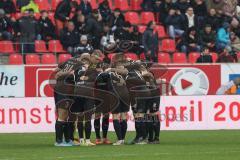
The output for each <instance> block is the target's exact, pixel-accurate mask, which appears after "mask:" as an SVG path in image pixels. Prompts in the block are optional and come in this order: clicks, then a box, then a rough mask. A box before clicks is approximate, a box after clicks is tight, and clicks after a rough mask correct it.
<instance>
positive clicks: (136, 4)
mask: <svg viewBox="0 0 240 160" xmlns="http://www.w3.org/2000/svg"><path fill="white" fill-rule="evenodd" d="M142 2H143V0H131V1H130V7H131V9H132V10H134V11H140V10H141V4H142Z"/></svg>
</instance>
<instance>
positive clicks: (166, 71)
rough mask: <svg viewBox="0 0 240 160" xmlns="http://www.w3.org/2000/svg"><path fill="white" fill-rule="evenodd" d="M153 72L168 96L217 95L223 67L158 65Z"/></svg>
mask: <svg viewBox="0 0 240 160" xmlns="http://www.w3.org/2000/svg"><path fill="white" fill-rule="evenodd" d="M152 72H153V73H154V75H155V77H157V79H158V82H159V84H160V88H161V89H162V92H163V93H167V94H166V95H215V94H216V91H217V89H218V88H219V87H220V85H221V65H218V64H217V65H214V64H213V65H166V66H159V65H158V66H154V67H153V68H152ZM163 95H164V94H163Z"/></svg>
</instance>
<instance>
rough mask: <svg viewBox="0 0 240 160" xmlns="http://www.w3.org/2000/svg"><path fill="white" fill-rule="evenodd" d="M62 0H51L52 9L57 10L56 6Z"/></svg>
mask: <svg viewBox="0 0 240 160" xmlns="http://www.w3.org/2000/svg"><path fill="white" fill-rule="evenodd" d="M61 1H62V0H52V1H51V7H52V8H51V10H54V11H55V10H56V8H57V6H58V4H59V3H60V2H61Z"/></svg>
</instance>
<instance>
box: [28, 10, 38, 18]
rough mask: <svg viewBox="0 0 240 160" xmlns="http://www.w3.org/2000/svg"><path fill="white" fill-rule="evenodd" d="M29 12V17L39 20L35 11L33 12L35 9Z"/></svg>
mask: <svg viewBox="0 0 240 160" xmlns="http://www.w3.org/2000/svg"><path fill="white" fill-rule="evenodd" d="M28 11H29V17H31V18H33V19H35V20H37V19H36V17H35V15H34V10H33V9H28Z"/></svg>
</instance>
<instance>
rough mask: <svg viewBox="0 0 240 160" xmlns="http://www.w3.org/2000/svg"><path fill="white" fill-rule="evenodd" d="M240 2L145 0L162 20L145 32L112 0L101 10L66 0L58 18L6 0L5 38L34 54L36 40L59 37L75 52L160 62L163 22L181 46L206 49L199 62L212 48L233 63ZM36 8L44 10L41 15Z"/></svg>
mask: <svg viewBox="0 0 240 160" xmlns="http://www.w3.org/2000/svg"><path fill="white" fill-rule="evenodd" d="M126 1H127V0H126ZM130 1H131V0H130ZM129 3H130V2H129ZM238 5H240V3H239V2H238V1H237V0H232V1H223V0H143V1H142V3H141V8H142V10H141V12H143V11H144V12H153V13H154V14H155V18H156V22H154V21H150V22H149V23H148V24H147V27H146V30H145V31H144V32H143V33H141V32H140V31H139V30H138V26H137V25H132V24H131V23H130V22H128V21H126V20H125V17H124V14H125V13H124V12H123V11H121V10H120V9H119V8H115V9H111V7H110V5H109V1H108V0H103V1H102V2H101V3H99V5H98V8H97V9H93V8H92V6H91V4H90V2H89V1H88V0H81V2H80V4H79V3H78V2H76V1H72V0H62V1H61V2H60V3H59V4H58V5H57V7H56V10H55V12H54V19H51V18H50V17H49V12H48V11H46V10H41V11H39V9H38V6H37V4H36V3H35V2H34V1H32V0H17V1H16V3H15V2H13V0H0V39H1V40H11V41H13V42H18V43H20V44H23V45H21V48H20V49H21V53H34V41H35V40H44V41H46V42H48V41H49V40H52V39H59V40H60V42H61V44H62V46H63V48H64V49H65V50H66V51H67V52H68V53H70V54H72V56H76V55H79V54H82V53H86V52H88V53H91V52H92V51H93V50H94V49H101V50H102V51H103V52H104V53H105V54H106V55H107V54H108V53H117V52H133V53H136V54H137V55H140V54H141V53H144V54H145V57H146V59H147V60H151V61H157V52H158V50H159V44H161V39H159V37H158V36H157V33H155V31H154V27H155V25H156V23H157V24H159V25H163V26H164V27H165V30H166V32H167V33H168V36H169V38H171V39H174V40H175V42H176V49H177V51H179V52H184V53H186V54H188V53H190V52H201V53H202V55H201V59H200V60H199V62H200V61H202V62H205V58H203V57H204V55H208V52H216V53H218V54H219V55H220V56H223V58H222V60H223V61H229V62H230V61H235V60H234V59H236V57H235V53H237V52H238V51H240V39H239V37H240V27H239V26H240V24H239V21H240V7H239V6H238ZM17 12H21V13H22V15H21V17H19V18H16V16H15V15H16V13H17ZM36 13H40V17H39V19H37V18H36ZM224 56H227V58H226V57H225V58H224ZM206 59H208V58H206ZM220 59H221V57H220ZM220 59H219V61H222V60H220ZM206 61H209V60H206Z"/></svg>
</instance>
